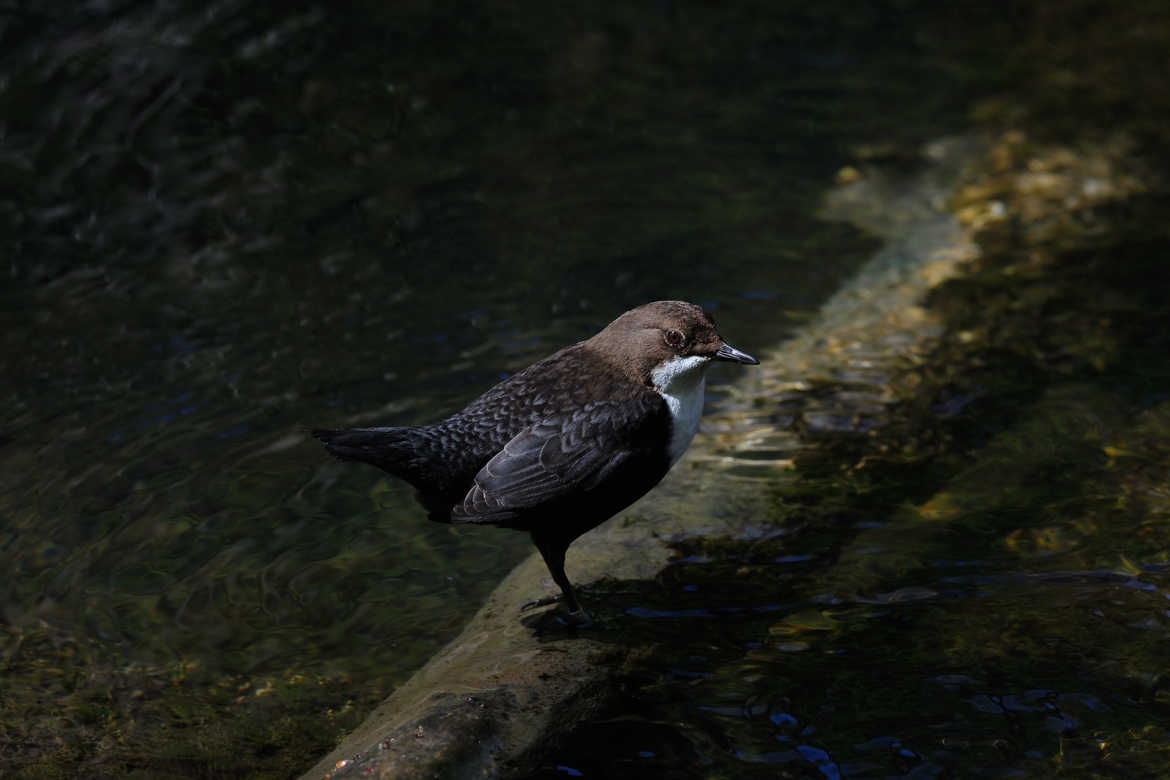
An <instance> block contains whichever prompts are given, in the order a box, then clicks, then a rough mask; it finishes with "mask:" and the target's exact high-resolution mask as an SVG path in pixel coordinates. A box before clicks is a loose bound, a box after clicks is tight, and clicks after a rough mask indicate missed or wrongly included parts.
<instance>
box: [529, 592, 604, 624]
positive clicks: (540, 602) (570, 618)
mask: <svg viewBox="0 0 1170 780" xmlns="http://www.w3.org/2000/svg"><path fill="white" fill-rule="evenodd" d="M558 601H564V597H562V596H561V595H560V594H557V595H556V596H545V597H544V598H541V599H536V600H535V601H529V602H527V603H526V604H522V605H520V611H521V612H527V611H528V610H530V609H533V608H535V607H547V606H548V605H549V604H556V603H557V602H558ZM557 620H558V621H560V622H561V623H564V624H565V625H566V626H572V627H574V628H587V627H589V626H591V625H593V618H591V617H589V613H588V612H586V611H585V610H584V609H583V608H581V607H579V606H578V607H577V609H575V610H566V611H565V612H564V613H563V614H561V615H557Z"/></svg>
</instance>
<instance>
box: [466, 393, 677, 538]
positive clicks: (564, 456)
mask: <svg viewBox="0 0 1170 780" xmlns="http://www.w3.org/2000/svg"><path fill="white" fill-rule="evenodd" d="M668 419H669V412H667V410H666V404H665V402H663V400H662V398H661V396H659V395H658V394H657V393H647V394H646V395H644V396H641V397H638V398H634V399H630V400H626V401H593V402H591V403H588V404H586V405H585V406H584V407H583V408H581V409H579V410H576V411H574V412H572V413H571V414H570V415H566V416H553V417H550V418H548V419H545V420H542V421H540V422H538V423H536V424H534V425H531V426H529V427H528V428H525V429H524V430H523V431H521V432H520V433H519V434H517V435H516V436H515V437H513V438H512V440H511V441H509V442H508V443H507V444H506V445H504V448H503V449H502V450H500V451H499V452H498V453H496V455H495V456H494V457H493V458H492V459H491V460H489V461H488V462H487V464H486V465H484V467H483V468H482V469H480V471H479V473H478V474H476V475H475V483H474V484H473V485H472V486H471V489H470V490H468V491H467V495H466V496H465V497H464V498H463V502H462V503H460V504H456V505H455V507H454V508H453V509H452V511H451V518H452V520H453V521H454V522H457V523H505V522H506V521H508V520H510V519H513V518H515V517H518V516H519V515H521V514H523V513H524V512H525V511H526V510H531V509H534V508H536V507H540V506H544V505H548V504H552V503H555V502H557V501H559V500H561V499H566V498H569V497H583V496H582V494H587V493H588V492H589V491H591V490H593V489H594V488H596V487H597V486H598V485H601V484H602V483H604V482H605V481H606V478H607V477H610V476H612V475H614V474H615V473H616V472H619V471H620V470H621V467H622V466H625V465H634V464H636V463H647V462H648V463H650V464H657V462H658V460H661V461H662V464H661V466H662V471H663V473H665V470H666V469H665V467H666V465H667V462H666V460H665V456H664V455H663V454H662V453H663V452H664V440H663V434H664V433H665V434H669V427H668V426H667V425H665V424H664V423H665V422H666V420H668Z"/></svg>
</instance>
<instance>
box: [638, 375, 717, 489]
mask: <svg viewBox="0 0 1170 780" xmlns="http://www.w3.org/2000/svg"><path fill="white" fill-rule="evenodd" d="M710 365H711V358H707V357H699V356H697V355H692V356H691V357H675V358H671V359H670V360H668V361H666V362H665V363H663V364H662V365H660V366H658V367H657V368H655V369H654V370H653V371H651V372H650V381H652V382H653V383H654V389H655V390H657V391H658V394H659V395H661V396H662V398H663V400H665V401H666V406H667V408H668V409H670V417H671V420H672V421H673V422H674V427H673V430H672V432H671V435H670V465H672V466H673V465H674V464H675V462H677V461H678V459H679V458H681V457H682V454H683V453H684V452H686V451H687V447H689V446H690V444H691V439H693V438H695V432H696V431H698V430H699V418H700V417H702V416H703V392H704V391H705V390H706V388H707V368H708V367H710Z"/></svg>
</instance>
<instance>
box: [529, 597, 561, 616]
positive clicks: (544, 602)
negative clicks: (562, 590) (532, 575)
mask: <svg viewBox="0 0 1170 780" xmlns="http://www.w3.org/2000/svg"><path fill="white" fill-rule="evenodd" d="M560 600H561V594H559V593H558V594H557V595H555V596H545V597H544V598H542V599H536V600H535V601H528V602H525V603H524V604H521V605H520V611H521V612H527V611H528V610H530V609H534V608H535V607H547V606H548V605H549V604H556V603H557V602H558V601H560Z"/></svg>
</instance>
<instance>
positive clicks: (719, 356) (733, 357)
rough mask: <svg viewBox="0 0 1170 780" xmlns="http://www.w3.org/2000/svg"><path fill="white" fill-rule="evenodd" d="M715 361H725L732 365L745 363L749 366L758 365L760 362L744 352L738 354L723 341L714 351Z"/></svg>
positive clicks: (737, 351) (736, 350)
mask: <svg viewBox="0 0 1170 780" xmlns="http://www.w3.org/2000/svg"><path fill="white" fill-rule="evenodd" d="M715 359H716V360H727V361H730V362H732V363H746V364H747V365H749V366H756V365H759V363H760V361H758V360H756V359H755V358H754V357H752V356H751V355H749V354H748V353H746V352H740V351H739V350H738V349H736V348H735V347H733V346H731V345H730V344H728V343H727V342H726V341H724V342H723V343H722V344H720V345H719V349H718V350H716V351H715Z"/></svg>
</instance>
